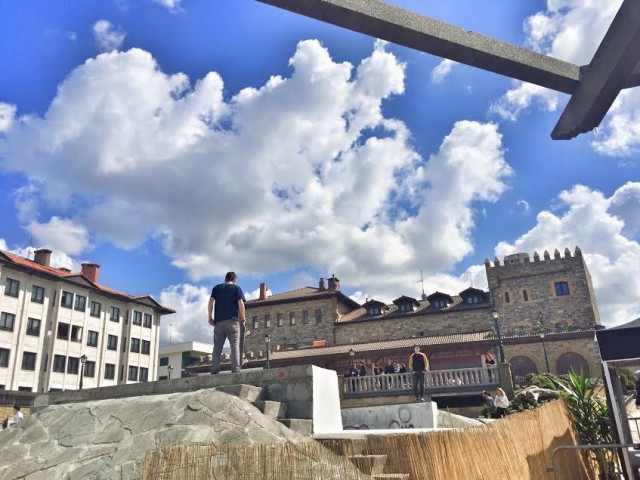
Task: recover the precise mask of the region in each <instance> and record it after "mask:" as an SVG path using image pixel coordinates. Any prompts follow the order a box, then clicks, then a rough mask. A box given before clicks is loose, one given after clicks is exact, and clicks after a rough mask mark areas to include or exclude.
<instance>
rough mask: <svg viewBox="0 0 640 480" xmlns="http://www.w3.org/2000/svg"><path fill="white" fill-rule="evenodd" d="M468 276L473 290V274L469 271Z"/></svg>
mask: <svg viewBox="0 0 640 480" xmlns="http://www.w3.org/2000/svg"><path fill="white" fill-rule="evenodd" d="M466 275H468V276H469V285H470V286H471V288H473V274H472V273H471V271H470V270H467V271H466Z"/></svg>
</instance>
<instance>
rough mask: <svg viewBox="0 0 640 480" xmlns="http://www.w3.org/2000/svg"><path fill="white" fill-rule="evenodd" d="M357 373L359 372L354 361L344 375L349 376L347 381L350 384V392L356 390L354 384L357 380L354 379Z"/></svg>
mask: <svg viewBox="0 0 640 480" xmlns="http://www.w3.org/2000/svg"><path fill="white" fill-rule="evenodd" d="M359 374H360V371H359V370H358V366H357V365H356V364H355V363H354V364H353V365H351V368H350V369H349V371H348V372H347V374H346V375H345V377H349V378H351V380H350V381H349V383H350V384H351V391H352V392H355V391H356V390H357V388H356V386H357V385H358V381H357V380H356V379H355V377H357V376H358V375H359Z"/></svg>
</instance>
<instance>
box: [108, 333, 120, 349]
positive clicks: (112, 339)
mask: <svg viewBox="0 0 640 480" xmlns="http://www.w3.org/2000/svg"><path fill="white" fill-rule="evenodd" d="M107 350H118V337H117V336H116V335H109V336H108V337H107Z"/></svg>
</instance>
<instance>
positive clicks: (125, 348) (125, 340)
mask: <svg viewBox="0 0 640 480" xmlns="http://www.w3.org/2000/svg"><path fill="white" fill-rule="evenodd" d="M120 351H121V352H122V353H124V352H126V351H127V337H122V349H121V350H120Z"/></svg>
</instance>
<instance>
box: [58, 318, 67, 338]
mask: <svg viewBox="0 0 640 480" xmlns="http://www.w3.org/2000/svg"><path fill="white" fill-rule="evenodd" d="M56 337H57V338H59V339H60V340H69V324H68V323H63V322H58V332H57V334H56Z"/></svg>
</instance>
